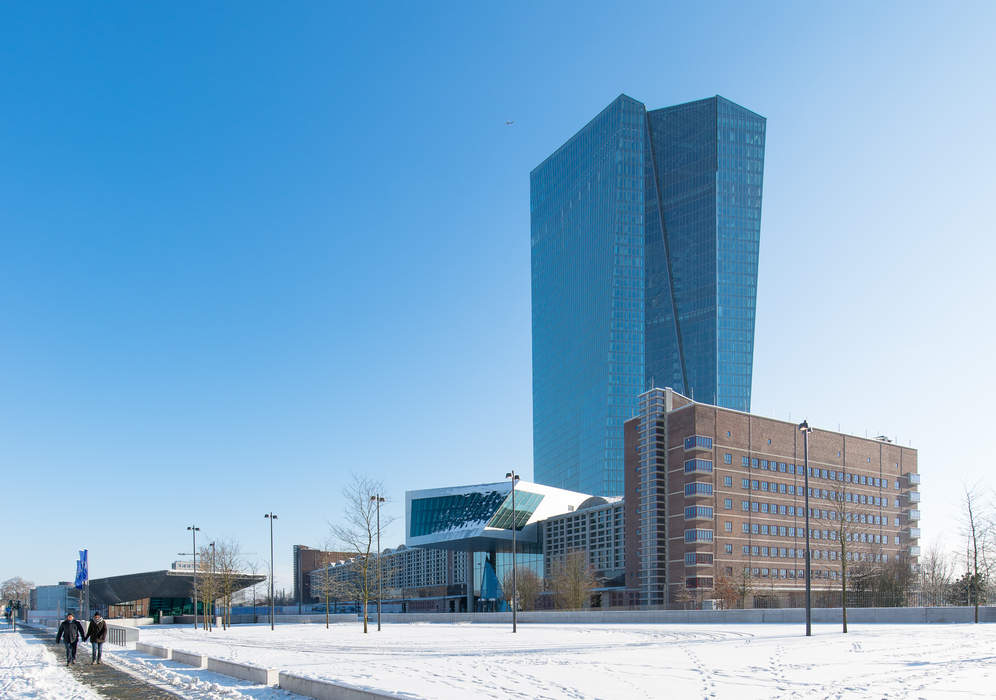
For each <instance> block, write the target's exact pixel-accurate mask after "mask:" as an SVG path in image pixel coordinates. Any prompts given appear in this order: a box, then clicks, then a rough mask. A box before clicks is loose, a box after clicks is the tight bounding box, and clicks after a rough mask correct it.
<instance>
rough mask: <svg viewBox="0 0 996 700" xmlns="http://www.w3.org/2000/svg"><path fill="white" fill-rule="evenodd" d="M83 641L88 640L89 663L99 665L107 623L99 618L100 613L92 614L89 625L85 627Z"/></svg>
mask: <svg viewBox="0 0 996 700" xmlns="http://www.w3.org/2000/svg"><path fill="white" fill-rule="evenodd" d="M83 639H84V640H86V639H89V640H90V663H91V664H99V663H100V652H101V649H102V648H103V646H104V642H106V641H107V623H106V622H105V621H104V618H102V617H101V616H100V613H94V614H93V617H92V618H90V624H89V625H87V628H86V636H85V637H83Z"/></svg>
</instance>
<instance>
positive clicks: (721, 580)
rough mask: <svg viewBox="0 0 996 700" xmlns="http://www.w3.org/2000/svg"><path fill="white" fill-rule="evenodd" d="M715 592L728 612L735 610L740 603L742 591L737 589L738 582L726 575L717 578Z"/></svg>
mask: <svg viewBox="0 0 996 700" xmlns="http://www.w3.org/2000/svg"><path fill="white" fill-rule="evenodd" d="M713 592H714V594H715V595H716V597H717V598H718V599H719V600H720V601H721V602H722V604H723V607H724V608H725V609H726V610H730V609H732V608H735V607H737V604H738V603H740V591H739V589H738V587H737V582H736V581H735V580H733V578H731V577H730V576H727V575H725V574H720V575H719V576H717V577H716V581H715V583H714V586H713Z"/></svg>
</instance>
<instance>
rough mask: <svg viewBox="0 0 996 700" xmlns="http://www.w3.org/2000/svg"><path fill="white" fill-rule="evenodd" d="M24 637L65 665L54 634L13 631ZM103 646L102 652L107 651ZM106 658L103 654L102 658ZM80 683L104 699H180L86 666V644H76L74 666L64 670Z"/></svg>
mask: <svg viewBox="0 0 996 700" xmlns="http://www.w3.org/2000/svg"><path fill="white" fill-rule="evenodd" d="M17 631H18V632H20V633H21V634H23V635H25V636H34V637H36V638H38V639H40V640H42V641H44V642H45V643H46V644H47V645H48V647H49V648H50V649H51V651H52V653H53V654H55V657H56V658H57V659H59V660H60V661H61V662H62V663H65V659H66V649H65V647H64V646H63V645H62V644H61V643H59V644H56V642H55V635H54V634H51V633H49V632H43V631H42V630H35V629H30V628H26V627H24V628H18V630H17ZM107 648H108V647H107V646H106V645H105V646H104V651H105V652H106V651H107ZM104 658H107V654H105V655H104ZM67 670H68V671H69V672H70V673H71V674H72V675H73V676H74V677H75V678H76V679H77V680H78V681H79V682H80V683H83V684H84V685H86V686H87V687H89V688H90V689H91V690H93V691H94V692H96V693H100V695H102V696H103V697H105V698H129V699H133V698H142V699H143V700H176V698H178V697H180V696H179V695H174V694H173V693H170V692H168V691H166V690H163V689H161V688H157V687H156V686H154V685H150V684H149V683H146V682H145V681H142V680H139V679H138V678H135V677H134V676H129V675H128V674H127V673H124V672H123V671H119V670H117V669H116V668H114V667H113V666H109V665H107V663H106V662H105V663H101V664H96V665H91V664H90V643H89V642H80V645H79V648H78V651H77V655H76V663H75V664H74V665H72V666H70V667H69V668H68V669H67Z"/></svg>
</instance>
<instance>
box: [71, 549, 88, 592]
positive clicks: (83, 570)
mask: <svg viewBox="0 0 996 700" xmlns="http://www.w3.org/2000/svg"><path fill="white" fill-rule="evenodd" d="M89 578H90V573H89V572H88V571H87V563H86V550H85V549H81V550H80V558H79V559H78V560H77V561H76V582H75V585H76V588H80V589H82V588H83V584H85V583H86V582H87V580H88V579H89Z"/></svg>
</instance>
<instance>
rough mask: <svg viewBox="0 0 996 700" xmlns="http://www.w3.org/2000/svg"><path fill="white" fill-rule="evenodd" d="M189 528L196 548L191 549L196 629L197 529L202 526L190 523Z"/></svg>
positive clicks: (195, 626)
mask: <svg viewBox="0 0 996 700" xmlns="http://www.w3.org/2000/svg"><path fill="white" fill-rule="evenodd" d="M187 529H188V530H190V535H191V537H193V539H194V542H193V544H194V548H193V549H192V550H191V551H192V552H193V553H194V629H197V531H198V530H200V528H199V527H197V526H196V525H190V526H188V527H187Z"/></svg>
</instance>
